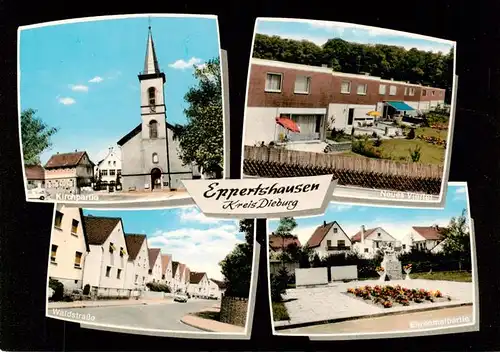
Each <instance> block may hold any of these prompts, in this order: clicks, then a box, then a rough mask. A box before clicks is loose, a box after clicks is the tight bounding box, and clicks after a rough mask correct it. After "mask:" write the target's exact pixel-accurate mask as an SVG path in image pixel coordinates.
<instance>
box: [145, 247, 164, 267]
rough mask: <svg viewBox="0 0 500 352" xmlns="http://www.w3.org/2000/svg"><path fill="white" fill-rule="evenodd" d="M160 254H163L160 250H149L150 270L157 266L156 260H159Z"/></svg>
mask: <svg viewBox="0 0 500 352" xmlns="http://www.w3.org/2000/svg"><path fill="white" fill-rule="evenodd" d="M160 252H161V249H160V248H149V250H148V255H149V269H151V270H153V267H154V266H155V263H156V260H157V259H158V256H159V255H160Z"/></svg>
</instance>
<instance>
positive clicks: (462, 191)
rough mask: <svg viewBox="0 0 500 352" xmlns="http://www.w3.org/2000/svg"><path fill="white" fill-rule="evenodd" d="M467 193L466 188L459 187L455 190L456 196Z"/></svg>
mask: <svg viewBox="0 0 500 352" xmlns="http://www.w3.org/2000/svg"><path fill="white" fill-rule="evenodd" d="M465 192H466V189H465V187H458V188H457V189H456V190H455V194H463V193H465Z"/></svg>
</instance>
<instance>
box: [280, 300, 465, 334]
mask: <svg viewBox="0 0 500 352" xmlns="http://www.w3.org/2000/svg"><path fill="white" fill-rule="evenodd" d="M465 306H473V303H457V304H453V305H452V304H450V305H448V306H441V307H425V308H418V309H412V310H410V311H399V312H384V313H376V314H368V315H361V316H357V317H345V318H334V319H326V320H316V321H309V322H304V323H296V324H286V325H279V326H276V325H275V326H274V330H287V329H296V328H304V327H307V326H314V325H324V324H334V323H341V322H344V321H351V320H361V319H370V318H379V317H386V316H391V315H404V314H411V313H419V312H426V311H430V310H440V309H446V308H458V307H465ZM273 325H274V324H273Z"/></svg>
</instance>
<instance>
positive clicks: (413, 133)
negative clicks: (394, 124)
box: [406, 128, 415, 139]
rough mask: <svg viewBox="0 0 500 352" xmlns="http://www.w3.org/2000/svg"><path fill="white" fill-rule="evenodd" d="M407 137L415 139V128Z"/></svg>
mask: <svg viewBox="0 0 500 352" xmlns="http://www.w3.org/2000/svg"><path fill="white" fill-rule="evenodd" d="M406 139H415V129H414V128H411V129H410V132H408V135H407V136H406Z"/></svg>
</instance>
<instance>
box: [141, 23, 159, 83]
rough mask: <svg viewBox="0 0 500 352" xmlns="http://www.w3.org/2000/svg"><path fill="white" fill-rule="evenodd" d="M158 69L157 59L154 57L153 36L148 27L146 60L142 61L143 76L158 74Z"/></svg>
mask: <svg viewBox="0 0 500 352" xmlns="http://www.w3.org/2000/svg"><path fill="white" fill-rule="evenodd" d="M159 73H160V67H159V66H158V58H157V57H156V51H155V44H154V42H153V34H152V33H151V26H149V27H148V43H147V47H146V58H145V60H144V71H143V74H144V75H150V74H159Z"/></svg>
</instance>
